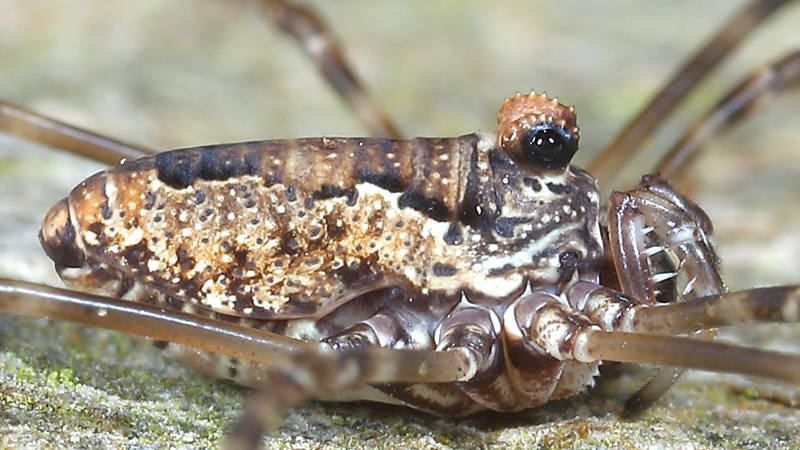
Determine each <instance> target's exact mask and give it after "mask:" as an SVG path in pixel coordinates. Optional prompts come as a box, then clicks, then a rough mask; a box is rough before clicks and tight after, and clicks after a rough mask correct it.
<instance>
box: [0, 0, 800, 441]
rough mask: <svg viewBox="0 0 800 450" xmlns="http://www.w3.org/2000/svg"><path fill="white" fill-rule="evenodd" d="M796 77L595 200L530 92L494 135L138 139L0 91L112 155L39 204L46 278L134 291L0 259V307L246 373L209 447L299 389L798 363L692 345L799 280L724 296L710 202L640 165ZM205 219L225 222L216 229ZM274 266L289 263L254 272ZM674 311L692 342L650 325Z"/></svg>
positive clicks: (789, 377)
mask: <svg viewBox="0 0 800 450" xmlns="http://www.w3.org/2000/svg"><path fill="white" fill-rule="evenodd" d="M783 3H785V2H777V1H772V2H769V1H758V2H754V3H753V4H752V5H751V6H750V7H748V8H746V9H745V10H743V11H742V12H740V13H739V14H738V15H737V16H736V17H734V18H733V19H732V20H731V22H730V23H729V24H727V25H726V27H725V28H724V29H723V30H722V32H721V33H720V35H718V37H717V38H716V39H714V40H713V41H712V42H711V43H709V45H708V46H707V47H706V48H704V49H703V50H701V51H700V53H698V55H697V56H696V57H695V58H694V59H693V60H692V61H690V62H689V63H687V65H686V66H684V67H683V68H682V69H681V70H680V71H679V72H678V75H677V76H676V78H675V79H673V80H672V81H671V82H670V83H669V84H668V86H667V88H665V89H664V90H663V91H662V92H661V93H659V95H657V96H656V98H655V100H654V101H653V102H652V103H651V104H650V105H649V106H648V107H647V108H646V109H645V110H644V111H643V112H642V113H641V114H640V115H639V116H637V118H635V119H634V120H633V121H632V122H631V124H630V125H629V126H628V127H626V128H625V130H624V131H623V132H622V133H621V134H620V135H619V136H618V138H617V139H616V140H615V141H614V143H612V144H611V145H610V146H609V147H608V148H607V149H606V150H605V151H604V152H603V153H602V154H601V155H600V157H599V158H598V159H597V160H596V161H595V162H594V163H593V164H592V165H591V166H590V172H591V173H592V174H593V176H595V177H597V178H599V179H602V180H608V179H610V178H613V177H612V175H613V173H614V172H615V170H614V169H613V168H614V167H617V166H618V165H619V162H620V161H622V160H624V159H626V158H627V157H628V155H629V154H630V153H632V152H633V151H634V150H635V149H636V148H637V147H639V145H640V144H641V142H642V140H643V139H644V138H646V137H647V136H648V135H649V133H650V132H652V130H653V129H654V128H655V127H656V126H658V125H659V123H660V122H661V120H663V118H664V116H666V115H667V114H668V113H669V112H670V111H671V110H672V109H673V107H674V106H675V105H676V104H677V103H678V102H679V101H680V100H681V99H682V98H683V96H684V95H685V94H686V92H687V91H688V90H690V89H691V88H692V87H693V86H694V85H695V84H696V83H697V82H698V80H699V79H700V78H702V77H703V76H704V75H705V74H707V73H708V71H709V70H710V69H711V68H712V67H713V66H714V65H715V64H716V63H718V62H719V60H721V59H722V58H723V57H724V55H725V54H727V53H728V52H729V51H730V50H731V49H732V48H733V47H734V46H735V45H736V44H737V43H738V42H739V41H740V40H742V39H743V38H744V37H745V35H746V34H747V33H748V32H749V31H750V30H751V29H752V28H753V27H754V26H755V25H756V24H757V23H759V22H760V21H761V20H763V19H764V18H766V17H767V16H768V15H769V14H771V13H772V12H773V11H774V10H776V9H777V8H778V7H779V6H780V5H781V4H783ZM267 4H268V7H269V10H270V12H271V14H272V16H273V17H274V18H276V20H277V22H278V23H279V24H280V25H281V27H282V28H283V29H285V30H286V31H287V32H289V33H290V34H292V35H293V36H296V37H297V38H299V39H300V41H301V42H303V43H304V44H305V46H306V48H307V50H309V51H310V53H311V56H312V58H313V59H314V61H315V62H316V63H317V64H318V66H319V68H320V70H321V71H322V72H323V74H325V76H326V78H327V79H328V80H329V81H330V82H331V84H332V85H333V86H334V87H335V88H336V89H337V90H338V91H339V92H340V93H341V94H342V95H343V96H344V97H345V98H346V99H347V100H348V101H349V102H350V104H351V105H352V106H353V108H354V109H355V110H356V111H357V112H358V113H359V116H360V117H362V120H364V122H365V124H367V126H368V127H369V128H370V130H371V131H372V133H373V134H375V135H376V136H386V137H394V138H397V137H398V136H397V135H398V133H397V131H395V130H396V127H394V126H393V125H391V123H390V122H389V121H388V119H387V118H386V117H385V115H383V114H382V113H380V112H379V111H378V110H377V109H376V108H375V107H374V106H373V105H372V104H371V102H370V101H369V98H368V97H367V96H366V94H365V93H364V91H363V89H361V88H360V86H359V85H358V83H357V82H356V81H355V77H354V76H353V75H352V73H351V72H350V71H349V70H348V69H347V66H346V64H345V63H344V61H343V59H342V57H341V53H340V52H339V51H338V50H337V49H336V47H335V46H334V45H333V44H332V42H331V41H329V40H325V36H326V32H325V30H324V28H323V27H322V25H321V23H320V22H319V21H318V19H316V18H315V17H314V16H313V15H311V14H309V13H308V12H307V11H305V10H303V9H301V8H298V7H295V6H291V5H288V4H286V3H283V2H278V1H272V2H267ZM320 42H322V43H324V44H325V45H319V44H320ZM799 79H800V53H797V52H795V53H792V54H790V55H788V56H787V57H786V58H783V59H781V60H780V61H777V62H776V63H775V64H773V65H771V66H769V67H768V68H765V69H763V70H760V71H758V72H755V73H754V74H753V75H752V76H751V77H749V78H748V79H746V80H745V81H744V82H742V84H741V85H740V86H738V87H737V88H735V89H734V90H733V91H732V92H731V94H730V95H728V96H727V97H725V98H724V99H723V100H722V101H721V102H720V103H719V104H718V105H717V106H715V107H714V108H713V109H712V111H711V112H710V113H709V114H708V115H707V116H705V117H703V118H702V119H700V120H699V121H698V122H697V124H696V125H695V126H694V127H692V128H691V129H690V131H689V132H688V133H687V134H686V136H685V137H684V138H682V139H681V140H680V141H679V142H678V144H676V146H675V147H674V149H673V150H672V151H670V152H669V153H668V155H667V156H666V157H665V158H664V159H663V161H662V162H661V163H660V164H659V165H658V166H657V168H656V170H655V171H654V172H657V173H660V174H661V176H660V177H659V176H646V177H643V179H642V182H641V184H640V185H639V187H638V188H637V189H635V190H633V191H629V192H626V193H614V194H612V196H611V198H610V200H609V204H608V209H609V213H608V215H607V217H606V216H605V214H604V213H603V211H602V208H601V206H600V201H599V192H600V190H599V188H598V187H597V186H596V185H595V182H594V179H593V178H592V176H589V175H588V174H587V173H586V172H584V171H582V170H580V169H577V168H574V167H572V166H570V165H569V163H570V161H571V158H572V156H573V154H574V153H575V151H576V150H577V143H578V136H579V131H578V128H577V125H576V118H575V115H574V112H573V111H572V109H571V108H568V107H566V106H563V105H561V104H559V103H558V102H557V101H554V100H551V99H548V98H547V97H545V96H542V95H537V94H534V93H531V94H530V95H517V96H516V97H514V98H512V99H509V100H507V101H506V103H505V105H504V106H503V108H502V109H501V112H500V114H499V115H498V122H499V126H498V131H497V135H496V136H495V135H489V134H471V135H465V136H461V137H458V138H450V139H415V140H410V141H403V140H396V139H395V140H388V139H384V138H373V139H367V138H364V139H360V138H350V139H334V138H319V139H303V140H293V141H262V142H256V143H245V144H231V145H220V146H210V147H198V148H193V149H184V150H177V151H173V152H165V153H161V154H158V155H156V156H151V157H147V156H146V155H148V154H150V153H151V152H150V151H149V150H148V149H143V148H138V147H134V146H131V145H128V144H124V143H120V142H118V141H114V140H111V139H108V138H104V137H100V136H97V135H94V134H92V133H88V132H85V131H83V130H78V129H75V128H73V127H70V126H68V125H65V124H62V123H58V122H55V121H52V120H51V119H48V118H45V117H42V116H39V115H37V114H35V113H33V112H31V111H27V110H25V109H23V108H20V107H17V106H14V105H9V104H3V106H2V109H0V126H2V128H3V129H4V130H5V131H6V132H9V133H13V134H19V135H22V136H25V137H27V138H30V139H32V140H35V141H37V142H41V143H45V144H47V145H51V146H53V147H57V148H64V149H66V150H69V151H72V152H74V153H78V154H83V155H85V156H89V157H91V158H93V159H96V160H98V161H103V162H107V163H117V162H118V161H119V160H120V159H127V160H128V161H127V162H125V163H124V164H121V165H119V166H116V167H115V168H112V169H110V170H108V171H105V172H101V173H99V174H96V175H94V176H92V177H90V178H89V179H87V180H86V181H85V182H84V183H82V184H81V186H79V187H77V188H76V189H75V190H74V191H73V192H72V193H71V194H70V196H69V197H68V198H67V199H64V200H62V202H60V203H58V204H57V205H56V206H55V207H54V208H53V209H52V210H51V211H50V212H49V213H48V216H47V218H46V219H45V222H44V225H43V228H42V233H41V240H42V243H43V246H44V247H45V250H46V251H47V253H48V255H49V256H50V257H51V258H52V259H54V261H55V262H56V268H57V270H58V271H59V274H60V275H61V276H62V278H64V280H65V282H67V283H68V284H69V285H70V286H72V287H75V288H78V287H81V288H84V289H87V290H90V291H93V292H96V293H98V294H104V295H115V296H117V297H122V298H124V299H126V300H135V301H136V302H135V303H131V302H126V301H119V300H114V299H112V298H109V297H101V296H97V295H90V294H81V293H78V292H76V291H68V290H64V289H55V288H48V287H45V286H38V285H32V284H30V283H24V282H19V281H13V280H7V279H3V280H1V281H2V282H1V283H0V292H2V295H0V305H2V309H3V310H4V311H8V312H15V313H20V314H28V315H34V316H43V317H51V318H57V319H61V320H69V321H74V322H78V323H83V324H87V325H93V326H101V327H107V328H113V329H116V330H120V331H125V332H128V333H131V334H139V335H146V336H150V337H152V338H155V339H158V340H160V341H166V342H173V343H179V344H184V345H188V346H191V347H195V348H198V349H203V350H207V351H210V352H214V353H217V354H221V355H227V357H226V359H225V360H226V361H230V362H229V363H228V364H229V365H227V366H225V367H223V370H222V372H218V371H216V370H209V369H208V368H205V369H204V368H203V367H202V366H203V365H204V364H207V360H203V361H197V360H192V359H189V357H188V354H189V353H190V352H188V351H187V350H185V348H183V347H180V346H175V345H169V344H166V342H164V343H163V345H161V344H160V345H161V346H162V347H167V351H168V352H169V353H170V354H171V356H173V357H176V358H177V359H179V360H182V361H183V362H185V363H186V364H188V365H190V366H195V367H197V368H199V369H201V370H204V371H206V372H212V373H216V374H218V375H222V376H226V377H228V378H231V379H234V380H236V381H237V382H240V383H242V384H246V385H250V386H253V387H255V388H257V389H258V390H257V393H256V394H255V396H254V398H255V400H253V401H250V402H248V406H247V409H246V414H245V416H244V417H243V420H242V421H241V422H240V424H239V427H238V428H237V432H236V433H234V435H233V436H232V440H231V441H230V442H229V444H230V445H231V446H253V445H255V444H257V442H258V438H259V437H260V436H261V434H262V433H263V431H264V429H265V428H269V427H272V426H274V425H275V424H276V423H277V422H278V421H279V420H280V416H281V414H282V413H283V412H285V411H286V410H287V409H288V408H290V407H292V406H293V405H295V404H297V403H298V402H301V401H303V400H305V399H307V398H311V397H317V398H327V399H333V398H343V399H370V400H376V401H385V402H391V403H401V404H406V405H409V406H412V407H416V408H419V409H422V410H425V411H429V412H433V413H438V414H441V415H448V416H459V415H465V414H469V413H471V412H474V411H478V410H481V409H494V410H500V411H513V410H519V409H522V408H528V407H533V406H538V405H541V404H543V403H545V402H547V401H548V400H550V399H553V398H561V397H566V396H569V395H573V394H575V393H578V392H580V391H582V390H583V389H584V388H585V387H586V386H588V385H591V384H592V380H593V377H594V376H595V375H596V369H597V365H598V361H601V360H607V361H621V362H646V363H654V364H661V365H664V366H668V368H665V369H663V370H662V371H661V372H660V373H659V374H658V375H657V376H656V377H655V378H654V379H653V380H651V382H650V383H648V384H647V385H646V386H645V387H644V388H643V389H642V390H641V391H640V392H638V393H637V394H636V395H634V396H633V397H632V398H631V400H630V401H629V404H628V406H629V410H630V411H637V410H640V409H642V408H645V407H646V406H647V405H649V404H651V403H652V402H653V401H655V400H656V399H657V398H658V397H659V396H660V395H661V394H662V393H663V392H664V391H666V390H667V389H668V388H669V386H671V384H672V383H673V382H674V380H675V379H676V378H677V376H678V375H679V374H680V369H675V368H669V367H671V366H681V367H696V368H705V369H711V370H719V371H731V372H739V373H746V374H754V375H763V376H767V377H771V378H775V379H779V380H784V381H789V382H793V383H800V375H798V374H800V357H799V356H797V355H789V354H782V353H777V352H769V351H764V350H757V349H749V348H744V347H739V346H733V345H727V344H721V343H714V342H710V338H712V337H713V334H714V333H713V329H714V328H716V327H721V326H730V325H743V324H748V323H757V322H798V321H800V297H798V288H797V287H795V286H787V287H775V288H762V289H753V290H747V291H741V292H736V293H731V294H725V293H724V286H723V283H722V280H721V278H720V277H719V273H718V269H717V261H716V256H715V254H714V250H713V248H712V246H711V244H710V242H709V240H708V236H709V235H710V233H711V230H712V228H711V223H710V220H709V219H708V217H707V216H706V215H705V213H704V212H703V211H702V210H701V209H700V208H699V207H698V206H697V205H695V204H694V203H692V202H691V201H690V200H689V199H687V198H685V197H683V196H682V195H680V194H679V193H678V192H676V191H675V190H674V189H673V188H672V187H671V186H670V185H669V183H668V182H666V181H665V179H673V178H676V177H677V176H679V175H680V173H681V172H682V171H684V170H685V167H686V165H687V164H688V163H689V162H690V161H691V159H692V158H693V157H694V155H696V153H697V150H698V149H699V147H700V145H701V144H702V143H703V142H704V141H705V140H706V139H707V138H708V137H709V136H711V135H712V134H713V133H714V132H715V131H716V130H717V129H719V128H720V127H722V126H727V125H728V124H730V123H732V122H735V121H736V120H738V119H739V118H741V116H742V115H743V114H742V113H744V112H747V111H749V110H750V109H751V108H752V106H753V105H754V104H755V103H756V102H757V101H758V100H760V99H762V98H763V97H765V96H766V95H768V94H771V93H775V92H778V91H780V90H781V89H783V88H786V87H795V86H796V85H797V84H798V80H799ZM137 158H141V159H137ZM179 206H183V207H186V209H178V207H179ZM162 211H163V212H162ZM281 217H290V218H289V219H286V220H283V219H281ZM226 220H227V222H228V223H230V225H231V228H221V227H220V224H221V223H225V221H226ZM182 224H189V226H188V227H186V226H183V225H182ZM211 224H213V226H212V225H211ZM392 227H393V228H392ZM251 229H252V230H262V231H258V232H256V233H255V234H252V233H245V231H246V230H251ZM258 233H261V234H258ZM317 238H325V239H320V240H319V242H316V240H317ZM251 240H252V242H250V241H251ZM378 241H380V242H378ZM383 241H386V242H383ZM544 242H546V243H547V245H544V244H543V243H544ZM199 244H203V245H199ZM204 245H205V246H204ZM404 247H405V248H404ZM420 248H425V250H426V251H425V252H420V253H418V254H417V255H412V254H411V253H410V250H409V249H420ZM208 249H213V250H208ZM606 250H607V251H606ZM209 252H210V253H209ZM464 261H466V262H467V263H468V264H464ZM264 267H270V268H271V269H272V270H271V271H267V272H266V273H261V272H260V271H259V269H263V268H264ZM284 267H291V268H292V271H290V272H289V273H287V274H286V275H285V276H283V275H282V276H283V278H281V280H280V281H279V282H278V281H275V278H276V277H278V274H281V273H283V272H284ZM601 281H602V282H604V283H605V287H604V286H603V285H601V284H600V282H601ZM21 300H24V301H21ZM409 300H416V303H414V304H413V305H411V303H410V302H409ZM163 306H169V307H170V308H171V309H172V310H173V311H174V312H171V313H164V312H163V310H162V309H161V308H162V307H163ZM307 319H313V320H314V323H313V324H312V325H311V326H309V325H308V322H309V321H308V320H307ZM691 332H700V334H699V338H688V337H673V336H671V335H673V334H681V333H691ZM316 341H321V342H322V343H321V344H320V343H319V342H316ZM228 357H234V358H235V359H230V358H228ZM220 358H221V357H220ZM220 360H222V359H220ZM754 362H756V363H754ZM259 363H268V364H269V366H270V367H272V369H271V370H266V369H265V368H264V366H259V365H258V364H259ZM231 369H235V370H231ZM431 383H442V384H431Z"/></svg>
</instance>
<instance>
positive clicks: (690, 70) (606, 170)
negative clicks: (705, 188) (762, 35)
mask: <svg viewBox="0 0 800 450" xmlns="http://www.w3.org/2000/svg"><path fill="white" fill-rule="evenodd" d="M787 2H788V0H756V1H754V2H752V3H750V4H749V5H747V6H746V7H744V8H743V9H742V10H741V11H739V12H737V13H736V14H735V15H734V16H733V17H732V18H731V19H730V20H729V21H728V23H726V24H725V26H724V27H722V29H721V30H720V31H719V32H718V33H717V35H716V36H714V38H713V39H711V40H710V41H709V42H708V44H706V45H705V47H703V48H702V49H701V50H700V51H699V52H697V53H696V54H695V55H694V56H693V57H692V58H691V59H690V60H689V61H687V62H686V63H685V64H684V65H683V66H682V67H681V68H680V69H678V71H677V72H676V73H675V75H673V77H672V78H671V79H670V80H669V81H667V83H666V84H665V85H664V87H663V88H662V89H661V90H660V91H659V92H658V93H657V94H656V95H655V96H654V97H653V99H652V100H651V101H650V103H648V104H647V106H645V107H644V109H642V110H641V112H639V114H638V115H636V116H635V117H634V118H633V119H632V120H631V121H630V122H629V123H628V124H627V125H626V126H625V127H624V128H623V130H622V131H621V132H620V133H619V134H618V135H617V137H616V138H614V140H613V141H612V142H611V143H610V144H609V145H608V146H607V147H606V148H604V149H603V150H602V151H601V152H600V153H599V154H598V156H597V157H596V158H595V160H594V161H592V163H591V164H590V165H589V172H590V173H592V174H593V175H594V176H595V177H596V178H597V179H598V180H599V183H600V186H601V188H602V189H603V190H604V191H607V190H608V189H609V188H610V186H611V185H612V184H613V181H614V177H615V175H616V174H617V172H618V169H619V167H621V166H622V165H623V162H624V161H625V160H626V159H627V158H628V157H630V155H631V154H633V152H634V151H636V150H637V149H638V148H639V147H640V146H641V145H642V143H643V142H644V140H645V139H647V137H648V136H650V134H651V133H652V132H653V130H655V129H656V128H657V127H658V126H659V125H661V124H662V123H663V121H664V119H665V118H666V117H667V116H668V115H669V114H670V113H671V112H672V111H673V110H674V109H675V107H676V106H677V105H678V104H679V103H680V102H681V101H682V100H683V99H684V98H685V96H686V94H687V93H688V92H689V91H691V90H692V89H693V88H694V87H695V86H696V85H697V84H698V83H699V82H700V81H701V80H702V79H703V78H705V76H706V75H708V74H709V73H710V72H711V71H712V70H713V69H714V68H715V67H716V66H717V65H718V64H719V63H720V62H721V61H722V60H723V59H724V58H725V57H726V56H727V55H728V54H729V53H730V52H731V51H732V50H733V49H735V48H736V46H737V45H738V44H739V43H741V42H742V41H743V40H744V39H745V38H746V37H747V35H749V34H750V32H751V31H753V30H754V29H755V28H756V27H757V26H758V25H759V24H761V23H762V22H763V21H764V20H765V19H766V18H767V17H769V16H770V15H771V14H772V13H774V12H775V11H776V10H777V9H778V8H780V7H781V6H783V5H784V4H786V3H787Z"/></svg>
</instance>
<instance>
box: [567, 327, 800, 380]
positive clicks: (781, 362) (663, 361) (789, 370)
mask: <svg viewBox="0 0 800 450" xmlns="http://www.w3.org/2000/svg"><path fill="white" fill-rule="evenodd" d="M579 359H580V360H586V361H595V360H604V361H618V362H635V363H646V364H659V365H666V366H680V367H686V368H693V369H703V370H711V371H714V372H729V373H739V374H743V375H756V376H763V377H768V378H772V379H775V380H781V381H787V382H790V383H794V384H800V355H796V354H791V353H782V352H774V351H768V350H761V349H757V348H750V347H742V346H740V345H731V344H724V343H721V342H713V341H701V340H697V339H691V338H686V337H674V336H658V335H650V334H642V333H623V332H619V331H599V330H587V331H586V346H585V347H584V348H583V349H580V352H579Z"/></svg>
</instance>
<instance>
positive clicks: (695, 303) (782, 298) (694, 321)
mask: <svg viewBox="0 0 800 450" xmlns="http://www.w3.org/2000/svg"><path fill="white" fill-rule="evenodd" d="M636 308H637V310H636V312H635V315H634V318H633V320H632V330H633V331H637V332H642V333H659V334H675V333H689V332H692V331H697V330H702V329H708V328H717V327H726V326H734V325H750V324H756V323H776V322H790V323H797V322H800V287H799V286H777V287H766V288H755V289H748V290H746V291H738V292H731V293H729V294H723V295H713V296H709V297H701V298H697V299H693V300H687V301H685V302H681V303H673V304H670V305H657V306H652V307H636Z"/></svg>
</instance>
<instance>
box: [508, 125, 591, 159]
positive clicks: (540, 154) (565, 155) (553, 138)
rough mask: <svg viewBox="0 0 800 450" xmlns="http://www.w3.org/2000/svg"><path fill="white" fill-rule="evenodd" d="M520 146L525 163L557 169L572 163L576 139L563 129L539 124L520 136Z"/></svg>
mask: <svg viewBox="0 0 800 450" xmlns="http://www.w3.org/2000/svg"><path fill="white" fill-rule="evenodd" d="M520 146H521V150H522V156H523V157H524V158H525V159H526V160H527V162H529V163H531V164H535V165H536V166H539V167H541V168H544V169H559V168H564V167H566V166H567V165H568V164H569V162H570V161H572V156H573V155H574V154H575V152H576V151H577V150H578V139H577V138H576V137H575V136H574V135H573V134H572V133H570V132H569V131H567V130H565V129H564V128H563V127H560V126H558V125H555V124H552V123H540V124H538V125H535V126H533V127H532V128H531V129H529V130H528V131H526V132H525V133H524V134H523V135H522V139H520Z"/></svg>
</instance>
